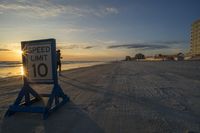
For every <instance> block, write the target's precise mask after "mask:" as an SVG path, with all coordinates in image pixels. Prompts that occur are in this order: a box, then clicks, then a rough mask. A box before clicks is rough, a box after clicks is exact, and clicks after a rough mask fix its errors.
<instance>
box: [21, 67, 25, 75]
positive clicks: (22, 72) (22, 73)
mask: <svg viewBox="0 0 200 133" xmlns="http://www.w3.org/2000/svg"><path fill="white" fill-rule="evenodd" d="M20 72H21V75H22V76H23V75H24V68H23V66H21V67H20Z"/></svg>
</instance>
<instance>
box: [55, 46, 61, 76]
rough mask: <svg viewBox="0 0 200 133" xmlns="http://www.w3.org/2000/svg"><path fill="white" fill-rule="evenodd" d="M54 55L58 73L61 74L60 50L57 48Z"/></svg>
mask: <svg viewBox="0 0 200 133" xmlns="http://www.w3.org/2000/svg"><path fill="white" fill-rule="evenodd" d="M56 56H57V69H58V70H59V75H60V74H61V59H62V57H61V53H60V50H59V49H58V50H57V51H56Z"/></svg>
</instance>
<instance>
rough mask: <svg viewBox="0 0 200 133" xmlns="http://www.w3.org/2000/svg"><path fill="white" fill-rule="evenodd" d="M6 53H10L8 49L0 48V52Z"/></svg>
mask: <svg viewBox="0 0 200 133" xmlns="http://www.w3.org/2000/svg"><path fill="white" fill-rule="evenodd" d="M7 51H11V50H9V49H4V48H0V52H7Z"/></svg>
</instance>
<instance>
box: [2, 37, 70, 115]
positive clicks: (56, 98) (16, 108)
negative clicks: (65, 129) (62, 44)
mask: <svg viewBox="0 0 200 133" xmlns="http://www.w3.org/2000/svg"><path fill="white" fill-rule="evenodd" d="M44 42H50V44H51V60H52V74H53V75H52V80H51V81H49V80H48V81H47V80H46V81H45V80H42V81H41V80H40V81H38V80H31V81H30V80H28V78H27V77H26V75H23V80H24V85H23V87H22V89H21V91H20V92H19V94H18V97H17V98H16V100H15V102H14V104H13V105H11V106H10V107H9V108H8V110H7V112H6V114H5V117H8V116H11V115H13V114H14V113H16V112H31V113H42V114H43V118H44V119H46V118H47V117H48V116H49V114H50V113H51V112H53V111H54V110H56V109H58V108H59V107H60V106H62V105H64V104H65V103H66V102H68V101H69V100H70V99H69V97H68V96H67V95H65V94H64V92H63V91H62V88H61V87H60V85H59V84H58V76H57V61H56V60H57V58H56V40H55V39H45V40H33V41H23V42H21V46H22V50H25V47H26V45H33V44H34V45H42V44H45V43H44ZM27 61H28V60H27V57H26V55H22V62H23V67H24V68H26V67H27ZM26 69H27V68H26ZM30 84H53V89H52V91H51V93H50V94H38V93H37V92H36V91H35V90H34V89H33V88H32V87H31V86H30ZM42 97H48V98H49V99H48V103H47V105H46V106H44V107H43V106H34V105H33V103H35V102H37V101H40V100H41V99H42ZM23 99H24V100H23Z"/></svg>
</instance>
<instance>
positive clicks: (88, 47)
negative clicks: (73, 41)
mask: <svg viewBox="0 0 200 133" xmlns="http://www.w3.org/2000/svg"><path fill="white" fill-rule="evenodd" d="M94 47H95V46H86V47H84V49H91V48H94Z"/></svg>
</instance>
